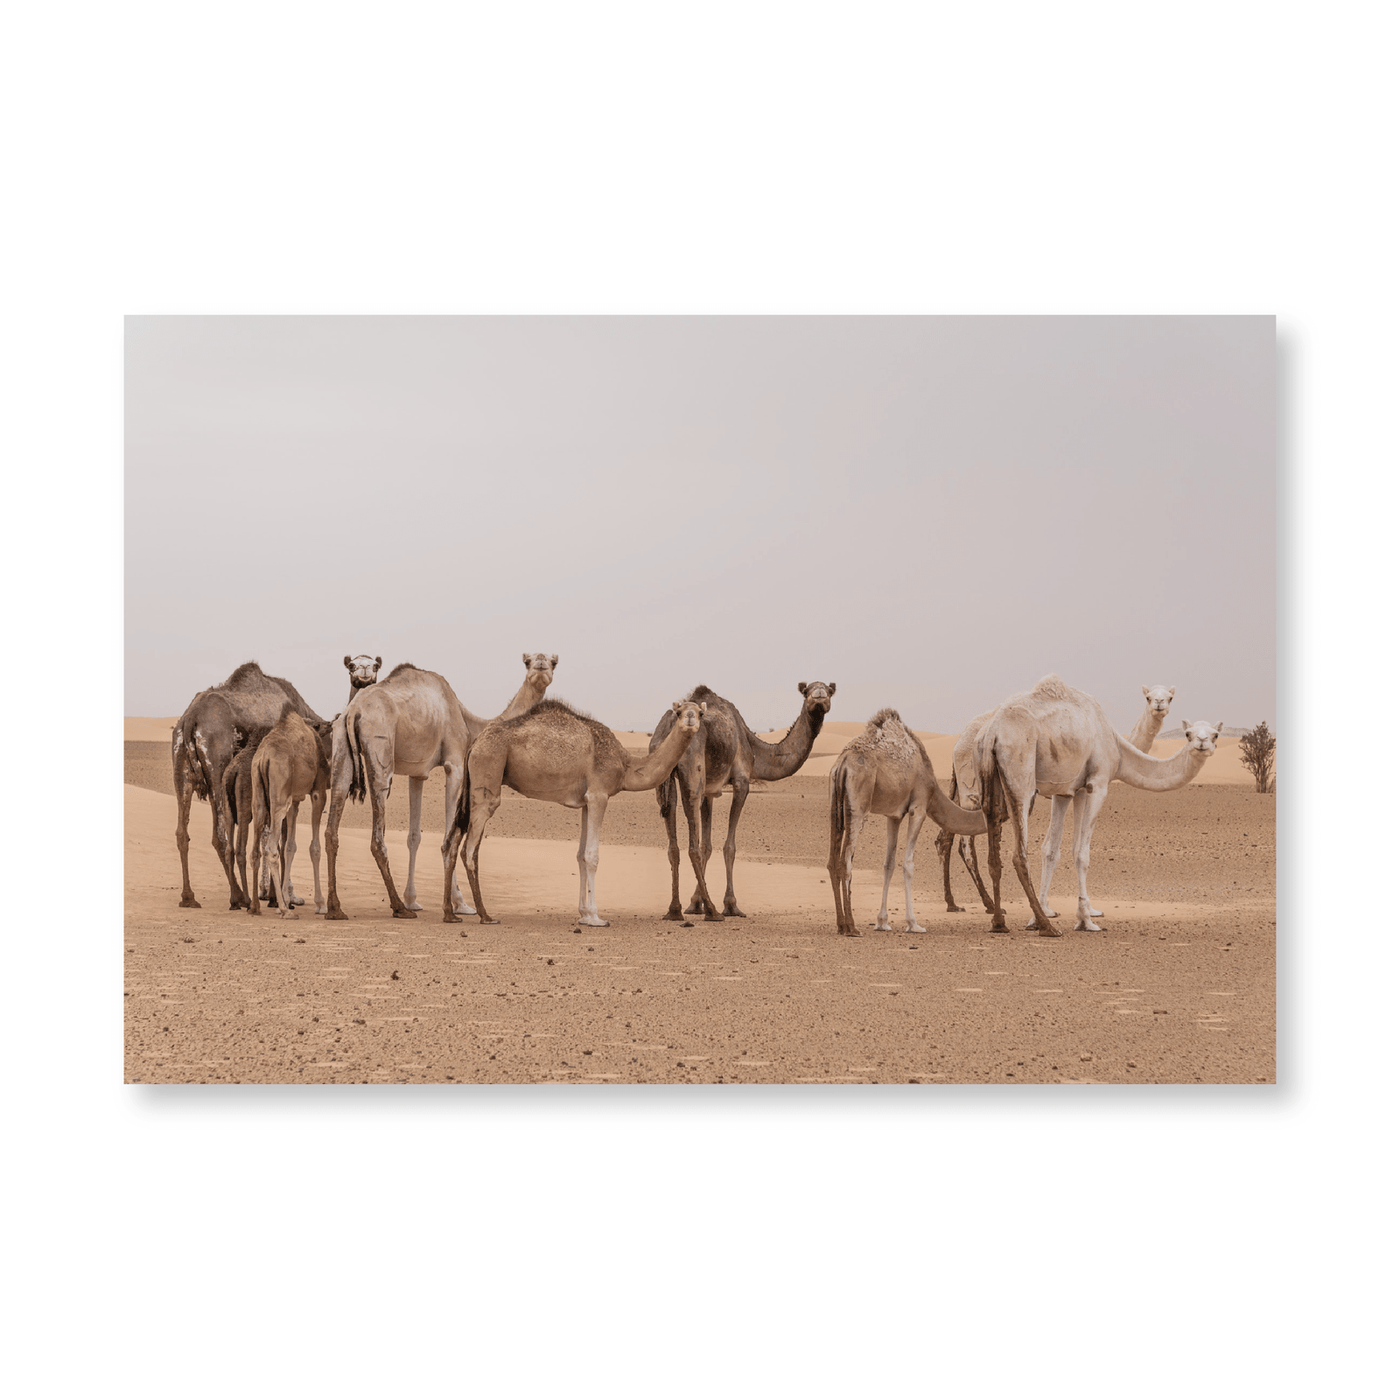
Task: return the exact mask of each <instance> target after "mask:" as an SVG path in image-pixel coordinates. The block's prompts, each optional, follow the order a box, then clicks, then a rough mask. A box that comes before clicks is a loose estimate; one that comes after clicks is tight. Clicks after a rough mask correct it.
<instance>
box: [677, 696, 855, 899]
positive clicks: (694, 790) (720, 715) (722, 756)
mask: <svg viewBox="0 0 1400 1400" xmlns="http://www.w3.org/2000/svg"><path fill="white" fill-rule="evenodd" d="M797 690H798V693H799V694H800V695H801V696H802V708H801V710H799V711H798V715H797V719H796V720H795V721H794V723H793V726H792V728H791V729H789V730H788V732H787V733H786V734H785V735H784V736H783V738H782V739H781V740H780V741H779V742H778V743H776V744H769V743H765V742H764V740H762V739H760V738H759V737H758V736H757V735H756V734H755V733H754V732H753V730H751V729H750V728H749V727H748V725H747V724H745V723H744V717H743V715H741V714H740V713H739V711H738V710H737V709H735V708H734V706H733V705H732V704H730V702H729V701H728V700H726V699H724V697H723V696H720V695H716V694H715V693H714V691H713V690H711V689H710V688H709V686H707V685H698V686H696V687H695V689H694V690H692V691H691V692H690V694H689V695H688V696H686V699H687V700H694V701H697V702H701V703H703V704H704V705H706V706H707V709H706V712H705V722H704V724H702V725H701V733H700V734H699V735H697V736H696V738H695V741H694V742H693V743H692V744H691V745H690V747H689V748H688V749H686V751H685V753H684V754H682V755H681V758H680V761H679V762H678V763H677V764H676V767H675V772H674V773H672V774H671V775H670V776H669V777H668V778H667V779H666V781H665V782H663V783H662V784H661V785H660V786H659V787H658V788H657V789H656V800H657V802H658V803H659V804H660V807H661V819H662V821H664V822H665V823H666V844H667V850H668V853H669V855H670V857H671V907H670V908H669V909H667V911H666V913H665V914H664V915H663V917H664V918H667V919H684V918H685V917H686V916H687V915H690V914H698V913H700V912H701V911H702V910H703V911H704V914H705V919H706V921H707V922H714V921H715V920H718V919H723V918H725V917H726V916H728V917H731V918H736V919H742V918H745V917H746V916H745V914H744V911H743V910H742V909H740V908H739V905H738V902H737V900H736V899H735V898H734V852H735V849H736V844H735V833H736V832H737V831H738V829H739V818H740V817H741V816H742V815H743V811H744V803H745V802H747V801H748V797H749V784H750V782H751V781H752V780H754V779H758V780H759V781H760V782H777V781H778V780H779V779H781V778H790V777H792V775H793V774H794V773H796V772H797V770H798V769H799V768H801V767H802V765H803V764H804V763H806V761H807V758H808V755H810V754H811V752H812V745H813V744H814V743H815V742H816V739H817V735H818V734H820V733H821V730H822V723H823V721H824V720H825V719H826V714H827V711H828V710H829V709H830V708H831V697H832V696H833V695H835V694H836V682H835V681H832V682H831V683H830V684H827V683H825V682H823V681H812V682H811V684H808V683H807V682H806V681H799V682H798V684H797ZM674 722H675V707H674V706H672V708H671V709H670V710H667V711H666V713H665V714H664V715H662V716H661V718H660V720H659V721H658V722H657V725H656V729H655V731H654V732H653V734H652V736H651V745H650V748H651V751H652V752H655V751H656V750H657V749H659V748H660V747H661V745H662V744H664V743H665V742H666V739H667V737H668V736H669V735H670V732H671V726H672V724H674ZM726 783H729V784H732V785H733V788H734V798H733V801H732V802H731V803H730V806H729V834H728V836H726V837H725V841H724V876H725V887H724V913H722V914H721V913H719V912H717V911H716V909H715V906H714V903H713V902H712V901H711V899H710V892H709V889H708V887H707V886H706V883H705V869H706V867H707V866H708V865H709V863H710V851H711V846H710V823H711V816H712V812H713V807H714V799H715V798H716V797H718V796H719V795H720V793H721V792H723V791H724V786H725V784H726ZM677 792H679V796H680V805H682V806H683V807H684V808H685V815H686V821H687V823H688V825H689V827H690V864H691V867H692V869H693V870H694V871H695V893H694V894H693V895H691V897H690V904H689V906H688V907H687V908H686V909H685V910H684V912H682V910H681V858H680V847H679V844H678V842H677V838H676V806H677V802H676V797H677Z"/></svg>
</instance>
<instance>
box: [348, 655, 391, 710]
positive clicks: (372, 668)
mask: <svg viewBox="0 0 1400 1400" xmlns="http://www.w3.org/2000/svg"><path fill="white" fill-rule="evenodd" d="M383 664H384V658H383V657H382V656H376V657H375V658H374V660H373V661H371V660H370V658H369V657H368V656H364V655H360V656H347V657H346V658H345V669H346V670H347V671H349V672H350V700H353V699H354V698H355V697H356V696H357V695H358V694H359V693H360V692H361V691H362V690H364V689H366V688H367V687H369V686H372V685H373V684H374V683H375V681H377V680H378V679H379V668H380V667H381V666H382V665H383ZM350 700H347V701H346V702H345V703H346V704H347V705H348V704H349V703H350Z"/></svg>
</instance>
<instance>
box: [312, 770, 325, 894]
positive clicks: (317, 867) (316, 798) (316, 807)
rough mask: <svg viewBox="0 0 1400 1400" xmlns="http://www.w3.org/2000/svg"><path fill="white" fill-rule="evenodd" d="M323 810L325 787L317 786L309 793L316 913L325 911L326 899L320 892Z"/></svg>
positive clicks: (313, 890) (313, 891) (313, 889)
mask: <svg viewBox="0 0 1400 1400" xmlns="http://www.w3.org/2000/svg"><path fill="white" fill-rule="evenodd" d="M325 810H326V793H325V789H324V788H317V789H315V790H314V791H313V792H312V794H311V886H312V893H313V894H314V895H315V896H316V904H315V909H316V912H317V913H318V914H324V913H325V912H326V901H325V898H324V897H323V896H322V894H321V814H322V813H323V812H324V811H325Z"/></svg>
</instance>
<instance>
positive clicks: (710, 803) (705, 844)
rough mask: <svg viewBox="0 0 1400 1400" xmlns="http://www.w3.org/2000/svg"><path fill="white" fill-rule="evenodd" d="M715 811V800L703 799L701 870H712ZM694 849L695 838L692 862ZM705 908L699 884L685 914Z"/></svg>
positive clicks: (701, 801)
mask: <svg viewBox="0 0 1400 1400" xmlns="http://www.w3.org/2000/svg"><path fill="white" fill-rule="evenodd" d="M714 809H715V802H714V798H712V797H708V796H706V797H702V798H701V799H700V869H701V870H708V869H709V868H710V854H711V851H712V850H713V847H712V846H711V845H710V823H711V819H712V818H713V816H714ZM694 848H695V843H694V840H693V838H692V841H691V850H692V855H691V860H692V861H693V860H694V859H695V856H694V854H693V852H694ZM707 893H708V892H707ZM704 907H705V906H704V904H703V903H702V902H701V897H700V886H699V885H698V884H697V885H696V886H695V893H694V894H693V895H691V896H690V903H689V904H687V905H686V907H685V912H686V913H687V914H699V913H700V912H701V911H702V910H703V909H704Z"/></svg>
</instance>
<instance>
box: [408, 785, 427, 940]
mask: <svg viewBox="0 0 1400 1400" xmlns="http://www.w3.org/2000/svg"><path fill="white" fill-rule="evenodd" d="M424 781H425V780H424V779H423V778H410V779H409V780H408V880H407V882H406V883H405V884H404V887H403V907H404V908H405V909H412V910H413V911H414V913H417V912H418V910H420V909H421V908H422V907H423V906H422V905H421V904H419V902H418V886H417V884H416V883H415V882H414V878H413V874H414V871H415V870H416V869H417V867H418V847H419V845H420V844H421V843H422V840H423V783H424Z"/></svg>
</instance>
